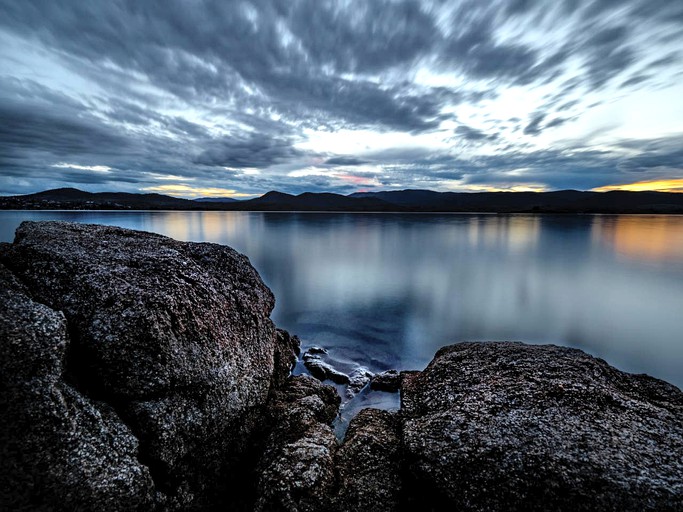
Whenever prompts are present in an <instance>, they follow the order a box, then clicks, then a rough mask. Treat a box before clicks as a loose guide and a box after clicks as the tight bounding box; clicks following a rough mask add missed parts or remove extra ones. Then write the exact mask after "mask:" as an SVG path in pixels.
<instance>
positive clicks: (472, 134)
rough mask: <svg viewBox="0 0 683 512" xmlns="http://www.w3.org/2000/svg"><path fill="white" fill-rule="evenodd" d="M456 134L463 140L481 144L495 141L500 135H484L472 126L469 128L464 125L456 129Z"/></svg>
mask: <svg viewBox="0 0 683 512" xmlns="http://www.w3.org/2000/svg"><path fill="white" fill-rule="evenodd" d="M455 134H456V135H459V136H460V137H461V138H463V139H465V140H468V141H472V142H480V141H483V140H495V139H496V138H497V137H498V135H497V134H495V133H494V134H487V133H484V132H483V131H481V130H477V129H476V128H472V127H471V126H467V125H464V124H461V125H460V126H458V127H457V128H456V129H455Z"/></svg>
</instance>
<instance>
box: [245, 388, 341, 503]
mask: <svg viewBox="0 0 683 512" xmlns="http://www.w3.org/2000/svg"><path fill="white" fill-rule="evenodd" d="M339 403H340V398H339V395H338V394H337V392H336V391H335V389H334V388H333V387H331V386H327V385H324V384H321V383H320V382H318V381H317V380H315V379H313V378H311V377H306V376H298V377H294V378H292V379H291V380H290V381H289V382H288V383H287V384H286V385H285V386H284V388H283V389H282V390H280V391H277V392H276V393H275V394H274V397H273V401H272V406H271V410H270V413H271V415H272V416H271V424H273V425H274V429H273V431H272V433H271V434H270V436H269V439H268V442H267V443H266V449H265V452H264V454H263V457H262V458H261V461H260V463H259V468H258V470H259V471H258V472H259V475H260V476H259V482H258V496H259V498H258V500H257V502H256V507H255V509H256V510H258V511H264V512H265V511H277V510H297V511H302V512H303V511H317V510H320V511H322V510H329V509H330V504H331V499H332V496H333V495H334V488H335V462H334V456H335V452H336V449H337V441H336V439H335V436H334V431H333V430H332V428H331V427H330V424H331V423H332V421H333V420H334V418H335V417H336V415H337V410H338V408H339Z"/></svg>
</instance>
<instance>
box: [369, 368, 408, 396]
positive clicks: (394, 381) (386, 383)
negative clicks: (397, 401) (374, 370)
mask: <svg viewBox="0 0 683 512" xmlns="http://www.w3.org/2000/svg"><path fill="white" fill-rule="evenodd" d="M370 387H371V388H372V389H376V390H377V391H387V392H389V393H394V392H396V391H398V390H399V389H400V388H401V374H400V373H399V372H398V371H397V370H387V371H385V372H382V373H378V374H377V375H375V376H374V377H373V378H372V380H371V381H370Z"/></svg>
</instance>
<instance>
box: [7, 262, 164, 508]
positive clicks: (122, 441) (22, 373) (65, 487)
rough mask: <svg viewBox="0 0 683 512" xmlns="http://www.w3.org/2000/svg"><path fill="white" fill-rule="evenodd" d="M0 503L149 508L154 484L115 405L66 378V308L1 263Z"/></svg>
mask: <svg viewBox="0 0 683 512" xmlns="http://www.w3.org/2000/svg"><path fill="white" fill-rule="evenodd" d="M0 333H1V336H0V410H1V411H2V414H0V482H2V485H1V487H2V491H0V509H1V510H13V511H14V510H112V511H116V510H121V511H124V510H149V509H150V508H151V506H152V505H153V502H154V487H153V483H152V478H151V476H150V474H149V471H148V469H147V467H145V466H144V465H142V464H140V462H139V461H138V459H137V455H138V453H137V451H138V442H137V439H136V438H135V437H134V436H133V435H132V433H131V432H130V430H129V429H128V428H127V427H126V426H125V425H124V424H123V422H121V420H120V419H119V418H118V417H117V415H116V413H115V412H114V411H113V410H112V409H111V408H110V407H108V406H106V405H105V404H101V403H97V402H94V401H92V400H89V399H88V398H86V397H84V396H82V395H81V394H80V393H78V392H77V391H76V390H75V389H74V388H73V387H71V386H70V385H69V384H67V383H66V382H65V381H64V379H63V372H64V360H65V354H66V351H67V350H68V348H69V340H68V336H67V329H66V320H65V318H64V315H63V314H62V313H59V312H56V311H53V310H51V309H50V308H48V307H46V306H44V305H42V304H38V303H36V302H34V301H33V300H31V298H30V297H29V296H28V295H27V290H26V288H25V287H23V286H22V285H21V284H19V283H18V282H17V281H16V279H14V277H13V276H12V275H11V274H10V273H9V272H8V271H7V269H6V268H5V267H3V266H2V265H0Z"/></svg>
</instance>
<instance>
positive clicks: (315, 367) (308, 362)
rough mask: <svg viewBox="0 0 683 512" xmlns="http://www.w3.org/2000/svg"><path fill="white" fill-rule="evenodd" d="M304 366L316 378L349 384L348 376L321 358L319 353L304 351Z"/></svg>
mask: <svg viewBox="0 0 683 512" xmlns="http://www.w3.org/2000/svg"><path fill="white" fill-rule="evenodd" d="M303 360H304V366H305V367H306V369H307V370H308V371H309V372H311V375H313V376H314V377H315V378H316V379H318V380H321V381H322V380H331V381H332V382H334V383H335V384H349V383H350V380H349V376H348V375H346V374H345V373H343V372H340V371H339V370H337V369H336V368H335V367H334V366H332V365H331V364H330V363H328V362H326V361H325V360H323V358H322V357H321V356H320V355H319V354H317V353H316V354H311V352H310V351H308V352H306V353H305V354H304V356H303Z"/></svg>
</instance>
